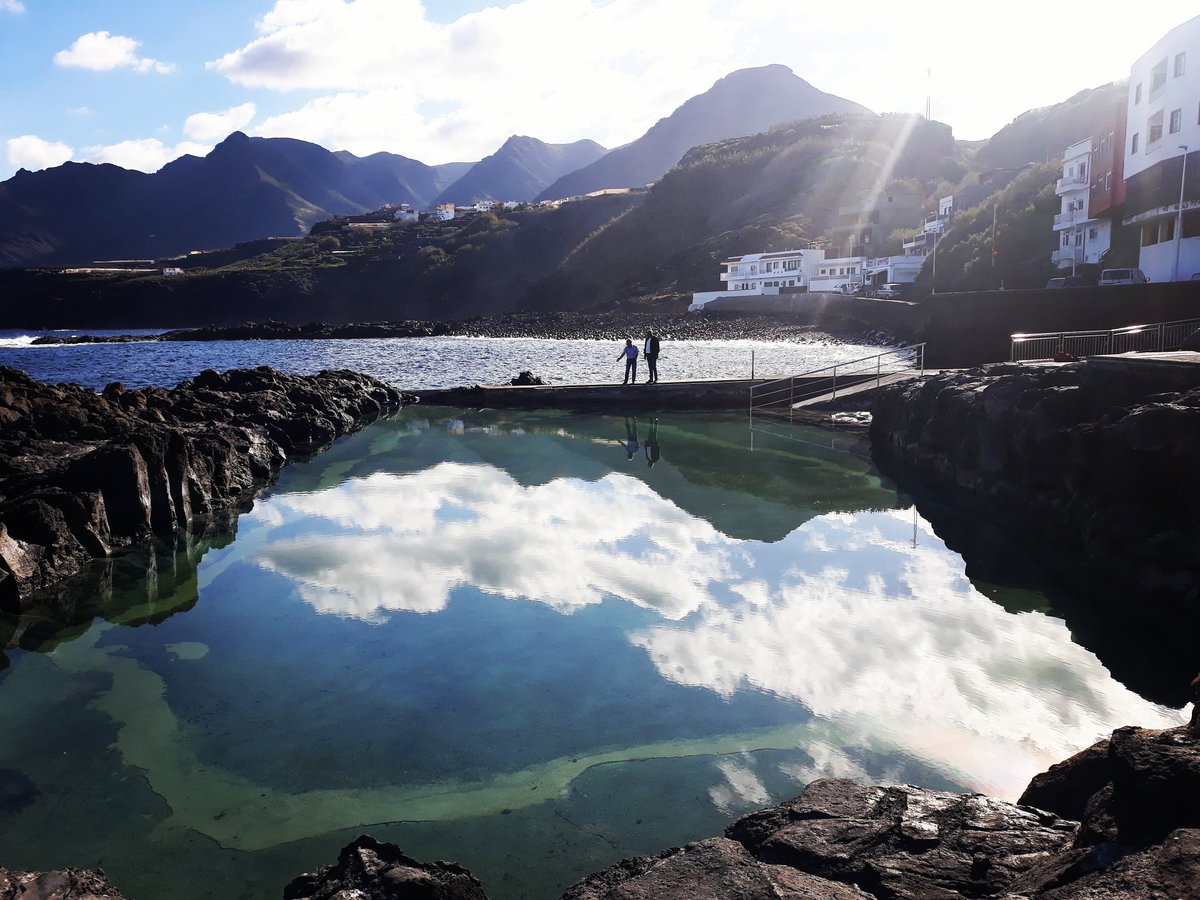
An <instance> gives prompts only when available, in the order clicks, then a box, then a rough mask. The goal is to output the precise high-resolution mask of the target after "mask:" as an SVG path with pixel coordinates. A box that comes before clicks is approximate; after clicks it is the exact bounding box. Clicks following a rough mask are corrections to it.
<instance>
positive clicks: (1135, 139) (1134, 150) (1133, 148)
mask: <svg viewBox="0 0 1200 900" xmlns="http://www.w3.org/2000/svg"><path fill="white" fill-rule="evenodd" d="M1137 150H1138V133H1137V132H1136V131H1135V132H1134V133H1133V142H1132V143H1131V144H1130V145H1129V152H1130V153H1137Z"/></svg>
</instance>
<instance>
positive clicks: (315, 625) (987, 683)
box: [0, 354, 1184, 900]
mask: <svg viewBox="0 0 1200 900" xmlns="http://www.w3.org/2000/svg"><path fill="white" fill-rule="evenodd" d="M614 356H615V354H614ZM862 451H863V448H862V446H861V445H859V444H857V443H856V442H855V439H854V438H843V437H841V436H838V435H832V434H830V433H829V432H824V431H817V430H809V429H805V428H784V427H782V426H775V427H774V428H772V427H770V426H767V427H763V426H762V425H761V424H760V425H757V426H756V427H755V428H754V429H753V430H751V428H750V426H749V423H748V421H747V419H746V417H741V416H721V415H707V416H698V415H667V416H660V417H657V418H646V417H634V416H611V415H610V416H596V415H575V414H568V413H563V412H555V411H543V412H527V411H519V412H480V411H455V410H447V409H421V408H420V407H410V408H408V409H406V410H405V411H404V412H402V413H401V414H400V415H398V416H397V417H395V418H393V419H389V420H387V421H384V422H379V423H376V424H375V425H373V426H371V427H369V428H367V429H364V430H363V431H361V432H360V433H358V434H356V435H353V436H351V437H349V438H347V439H344V440H341V441H339V442H337V443H336V444H335V445H334V446H333V447H332V448H331V449H330V450H328V451H326V452H325V453H323V454H321V455H319V456H318V457H316V458H315V459H312V460H310V461H308V462H304V463H298V464H296V465H294V466H291V467H289V468H288V469H286V470H285V471H284V473H283V475H282V477H281V479H280V481H279V482H278V483H277V484H276V485H274V486H273V487H272V488H270V489H269V490H267V491H266V492H265V493H264V495H262V496H261V497H260V498H259V499H258V500H257V501H256V503H255V504H254V508H253V509H252V510H251V511H250V512H248V513H246V514H244V515H243V516H242V517H241V518H240V520H239V522H238V525H237V530H236V535H225V536H218V537H217V538H215V539H213V540H210V541H203V542H202V541H195V540H191V541H186V542H183V543H181V545H180V546H178V547H176V548H174V549H173V550H161V551H159V552H157V553H155V554H151V555H147V556H141V557H138V556H129V557H124V558H122V559H120V560H118V561H116V562H115V563H114V564H112V565H109V566H105V567H102V568H100V569H98V571H97V573H96V576H95V580H94V583H92V584H91V585H90V586H86V587H83V588H81V589H80V590H81V594H80V596H79V597H78V598H77V600H78V603H79V605H80V608H82V609H86V610H89V611H90V612H91V613H92V614H93V618H92V619H91V620H90V621H89V622H85V623H82V624H75V625H70V626H64V625H62V624H61V623H56V622H52V621H46V620H39V619H37V617H35V616H27V617H25V618H22V619H20V620H11V621H4V620H0V636H4V637H5V641H4V642H5V643H6V644H8V645H9V646H10V647H14V649H9V650H7V651H5V653H6V655H5V657H3V658H0V722H3V723H4V726H5V727H4V728H3V729H0V788H2V787H5V786H7V790H6V791H0V798H2V800H0V860H2V861H3V863H4V864H5V865H7V866H9V867H15V868H32V869H39V868H48V867H59V866H65V865H75V866H87V867H102V868H104V869H105V870H106V872H108V874H109V875H110V877H112V878H113V879H114V881H115V883H116V884H118V885H119V886H120V887H121V888H122V889H123V890H124V892H125V893H126V894H127V895H128V896H131V897H140V898H154V897H171V898H179V900H190V898H201V897H212V898H217V897H219V898H268V897H270V898H274V897H278V896H280V893H281V890H282V886H283V885H284V884H285V883H286V882H287V881H288V880H289V879H290V878H291V877H293V876H295V875H296V874H298V873H300V872H303V871H308V870H312V869H314V868H316V867H317V866H319V865H322V864H328V863H331V862H333V861H334V860H335V858H336V855H337V851H338V849H339V848H340V847H341V846H342V845H343V844H345V843H347V842H348V841H350V840H352V839H353V838H354V837H355V836H356V835H358V834H359V833H362V832H369V833H371V834H373V835H375V836H377V837H379V838H381V839H384V840H391V841H395V842H396V843H398V844H399V845H400V846H401V847H402V848H404V850H405V851H406V852H408V853H410V854H412V855H414V856H417V857H419V858H424V859H430V860H432V859H453V860H456V861H458V862H459V863H461V864H463V865H465V866H467V867H469V868H470V869H471V870H472V871H473V872H474V873H475V874H476V875H477V876H478V877H480V878H481V879H482V881H483V884H484V887H485V889H486V890H487V892H488V894H489V896H491V897H493V898H495V900H517V898H535V900H551V898H554V897H557V896H559V895H560V894H561V893H562V891H563V890H564V889H565V888H566V887H567V886H568V885H569V884H570V883H571V882H572V881H574V880H575V879H577V878H579V877H582V876H583V875H585V874H587V873H589V872H592V871H595V870H597V869H599V868H602V867H603V866H606V865H609V864H612V863H614V862H616V861H618V860H619V859H622V858H624V857H628V856H632V855H638V854H645V853H653V852H657V851H658V850H660V849H663V848H665V847H667V846H671V845H679V844H682V843H685V842H687V841H690V840H694V839H698V838H701V837H706V836H711V835H716V834H720V833H721V830H722V829H723V827H724V826H725V824H727V823H728V822H729V821H731V820H732V819H734V818H736V817H737V816H739V815H741V814H743V813H745V812H748V811H750V810H752V809H756V808H759V807H761V806H764V805H767V804H770V803H774V802H779V801H782V800H784V799H787V798H789V797H791V796H794V795H795V794H796V793H798V792H799V791H800V790H801V789H802V788H803V786H804V785H805V784H806V783H808V782H809V781H811V780H812V779H814V778H818V777H830V776H839V777H849V778H855V779H858V780H861V781H864V782H885V781H886V782H896V781H899V782H908V783H915V784H920V785H925V786H928V787H932V788H941V789H951V790H967V789H970V790H980V791H985V792H988V793H991V794H995V795H998V796H1001V797H1004V798H1008V799H1014V798H1015V797H1016V796H1017V795H1018V794H1019V793H1020V791H1021V789H1022V788H1023V786H1024V785H1025V784H1026V783H1027V782H1028V780H1029V778H1030V777H1031V776H1032V775H1033V774H1035V773H1036V772H1038V771H1040V770H1042V769H1044V768H1046V767H1047V766H1049V765H1050V764H1051V763H1053V762H1056V761H1058V760H1061V759H1062V758H1064V757H1066V756H1067V755H1069V754H1070V753H1072V752H1074V751H1076V750H1078V749H1080V748H1082V747H1084V746H1086V745H1088V744H1090V743H1091V742H1092V741H1094V740H1095V739H1097V738H1098V737H1100V736H1102V735H1104V734H1106V733H1108V732H1109V731H1111V730H1112V729H1113V728H1115V727H1117V726H1119V725H1123V724H1128V723H1138V724H1141V725H1143V726H1147V727H1163V726H1168V725H1174V724H1178V723H1180V722H1182V721H1183V720H1184V713H1183V712H1182V711H1181V710H1178V709H1171V708H1167V707H1164V706H1162V705H1159V704H1156V703H1154V702H1151V701H1150V700H1147V699H1145V698H1144V697H1142V696H1139V695H1138V694H1137V693H1136V692H1134V691H1132V690H1130V689H1129V688H1128V687H1127V686H1125V685H1123V684H1122V683H1121V682H1120V681H1119V680H1117V678H1115V677H1114V675H1113V674H1112V671H1110V668H1109V667H1108V666H1106V664H1105V661H1102V660H1101V659H1099V658H1097V656H1096V655H1095V654H1094V653H1092V652H1091V651H1089V650H1088V649H1086V648H1085V647H1082V646H1080V645H1079V644H1077V643H1076V642H1075V641H1074V640H1073V639H1072V633H1071V630H1070V629H1069V628H1068V627H1067V624H1066V623H1065V622H1063V621H1062V620H1060V619H1058V618H1055V617H1054V616H1052V615H1049V614H1048V613H1047V609H1048V603H1047V600H1046V598H1045V597H1044V596H1042V595H1040V594H1039V593H1037V592H1036V591H1034V590H1022V589H1016V588H1012V587H1009V588H1007V589H1005V590H1002V591H1000V590H996V589H995V586H992V585H986V584H982V583H980V584H976V583H974V582H973V581H972V579H971V578H970V577H969V576H968V571H969V570H970V567H971V563H970V561H969V560H964V559H963V558H962V557H961V556H959V554H958V553H956V552H954V551H952V550H951V549H949V548H948V547H947V546H946V544H945V542H944V541H943V540H942V539H941V538H939V537H938V535H937V534H936V533H935V532H934V530H933V528H932V526H931V525H930V523H929V522H928V521H927V520H926V519H925V518H924V517H923V516H922V515H921V513H920V512H919V511H918V510H917V509H915V508H914V507H913V506H912V505H911V503H910V502H909V501H908V500H907V499H906V498H905V497H903V496H901V495H900V494H898V493H897V491H896V490H895V488H894V487H893V486H891V485H890V484H889V483H888V482H887V481H886V480H885V479H883V478H881V477H880V475H879V473H878V472H876V471H875V469H874V468H873V466H872V465H871V463H870V461H869V459H868V458H866V456H865V455H864V453H863V452H862ZM981 527H982V523H981ZM989 549H990V552H993V553H996V554H1005V553H1008V554H1012V555H1011V561H1012V565H1014V566H1016V565H1019V564H1020V563H1021V560H1020V559H1019V558H1018V557H1017V555H1016V554H1017V553H1018V551H1016V550H1015V549H1012V548H1007V547H1004V546H1002V545H995V544H993V545H991V546H990V548H989Z"/></svg>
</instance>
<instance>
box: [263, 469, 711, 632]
mask: <svg viewBox="0 0 1200 900" xmlns="http://www.w3.org/2000/svg"><path fill="white" fill-rule="evenodd" d="M266 505H267V506H272V505H273V506H275V507H278V508H281V509H282V511H283V512H284V515H285V516H290V517H295V516H302V517H303V518H304V519H305V520H306V521H309V522H318V521H320V520H326V521H328V522H332V523H335V524H337V525H339V526H341V527H342V528H343V529H347V530H350V531H352V533H349V534H345V535H341V536H337V535H335V536H329V535H328V534H324V535H320V536H316V537H313V538H307V537H300V538H291V539H287V540H281V541H276V542H272V543H270V544H269V545H268V546H267V547H266V549H265V550H264V551H263V554H262V562H263V564H264V565H266V566H267V567H268V568H271V569H273V570H275V571H278V572H280V573H282V574H284V575H287V576H288V577H290V578H292V579H293V580H295V581H296V582H297V585H298V590H299V592H300V595H301V596H302V597H303V598H304V599H305V600H306V601H307V602H309V603H310V604H312V605H313V606H314V607H315V608H317V609H319V610H321V611H322V612H327V613H333V614H336V615H342V616H352V617H355V618H361V619H365V620H367V621H376V620H378V619H381V618H384V617H386V614H387V613H389V612H395V611H401V610H405V611H409V612H435V611H437V610H440V609H442V608H443V607H444V606H445V605H446V603H447V601H448V600H449V598H450V593H451V591H452V590H453V589H454V588H455V587H456V586H458V585H460V584H475V585H477V586H479V587H480V588H482V589H483V590H486V591H490V592H492V593H495V594H497V595H499V596H502V597H508V598H510V599H515V598H519V597H524V598H529V599H532V600H537V601H539V602H542V603H545V604H547V605H549V606H551V607H554V608H555V609H559V610H562V611H570V610H572V609H576V608H579V607H582V606H587V605H590V604H595V603H599V602H600V601H602V600H603V599H604V598H605V597H608V596H617V597H622V598H624V599H626V600H629V601H631V602H633V603H637V604H639V605H641V606H645V607H647V608H650V609H654V610H656V611H657V612H658V613H659V614H660V615H662V616H663V617H665V618H667V619H679V618H682V617H684V616H686V615H687V614H688V613H690V612H692V611H693V610H695V609H698V608H700V607H701V606H703V605H705V604H707V603H709V602H711V597H710V596H709V593H708V589H709V585H711V584H714V583H717V582H719V581H720V580H721V579H722V578H723V577H724V575H725V573H726V572H727V570H728V565H729V563H728V560H727V557H726V553H725V552H724V551H723V548H722V545H723V544H724V542H725V541H724V539H723V538H722V537H721V535H720V534H719V532H716V531H715V530H714V529H713V528H712V526H711V525H709V524H708V523H706V522H702V521H699V520H696V519H693V518H692V517H691V516H689V515H687V514H686V513H684V512H683V511H682V510H680V509H679V508H678V507H675V506H674V505H673V504H670V503H668V502H666V501H664V500H662V499H661V498H660V497H658V496H657V495H656V494H654V493H653V492H652V491H651V490H649V489H648V488H647V487H646V486H645V485H644V484H643V483H642V482H641V481H638V480H636V479H634V478H631V477H629V476H627V475H617V474H614V475H610V476H608V477H607V478H604V479H602V480H600V481H598V482H595V483H586V482H582V481H575V480H566V479H561V480H557V481H552V482H550V483H549V484H544V485H538V486H535V487H522V486H520V485H519V484H517V483H516V482H515V481H513V479H512V478H511V477H510V476H508V475H507V474H505V473H503V472H500V471H499V470H495V469H479V468H472V467H467V466H463V465H458V464H451V463H446V464H442V465H439V466H435V467H434V468H432V469H429V470H426V471H424V472H421V473H418V474H416V475H408V476H395V475H388V474H379V475H373V476H371V477H370V478H365V479H358V480H352V481H348V482H346V483H345V484H342V485H340V486H339V487H337V488H334V489H332V490H328V491H322V492H320V493H315V494H299V495H285V496H283V497H280V498H278V499H277V500H275V501H274V503H273V504H266ZM512 523H520V526H521V527H520V528H514V527H512ZM651 524H652V525H653V527H651ZM529 534H536V535H538V540H537V541H530V540H528V535H529ZM393 560H404V563H403V565H392V564H391V563H390V562H389V561H393ZM659 571H672V572H686V573H687V575H686V577H675V578H672V579H670V580H669V581H664V580H663V579H659V578H656V577H655V573H656V572H659Z"/></svg>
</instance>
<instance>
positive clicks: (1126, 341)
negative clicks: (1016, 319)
mask: <svg viewBox="0 0 1200 900" xmlns="http://www.w3.org/2000/svg"><path fill="white" fill-rule="evenodd" d="M1198 329H1200V319H1180V320H1179V321H1176V322H1159V323H1157V324H1154V325H1127V326H1125V327H1124V328H1111V329H1109V330H1108V331H1100V330H1095V331H1045V332H1041V333H1039V334H1014V335H1012V336H1011V339H1012V352H1011V354H1010V356H1009V358H1010V359H1011V360H1012V361H1013V362H1030V361H1033V360H1039V359H1054V357H1055V356H1057V355H1058V354H1059V353H1060V352H1063V353H1066V354H1068V355H1070V356H1075V357H1083V356H1099V355H1101V354H1106V353H1153V352H1157V351H1163V350H1178V349H1179V347H1180V345H1181V344H1183V342H1184V341H1185V340H1187V338H1188V337H1190V336H1191V335H1192V333H1193V332H1195V331H1196V330H1198Z"/></svg>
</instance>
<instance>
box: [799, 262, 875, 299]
mask: <svg viewBox="0 0 1200 900" xmlns="http://www.w3.org/2000/svg"><path fill="white" fill-rule="evenodd" d="M866 262H867V257H865V256H838V257H834V258H832V259H826V260H822V261H821V263H820V264H819V265H818V266H817V272H816V274H815V275H813V276H812V277H811V278H810V279H809V280H808V289H809V290H810V291H813V292H814V293H815V292H819V291H825V292H837V293H840V292H841V289H842V286H843V285H846V284H850V285H854V284H859V283H860V282H861V281H862V280H863V268H864V267H865V266H866Z"/></svg>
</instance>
